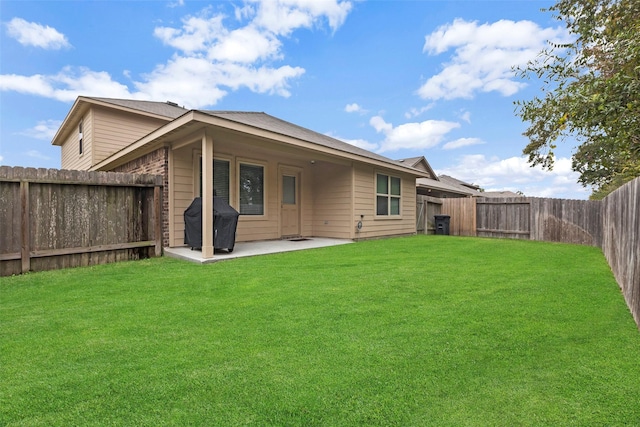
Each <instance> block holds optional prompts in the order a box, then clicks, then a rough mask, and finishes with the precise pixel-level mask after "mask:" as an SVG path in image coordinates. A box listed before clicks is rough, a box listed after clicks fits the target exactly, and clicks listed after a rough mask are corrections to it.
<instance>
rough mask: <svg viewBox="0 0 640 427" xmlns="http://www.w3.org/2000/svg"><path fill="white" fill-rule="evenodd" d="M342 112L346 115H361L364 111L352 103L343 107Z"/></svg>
mask: <svg viewBox="0 0 640 427" xmlns="http://www.w3.org/2000/svg"><path fill="white" fill-rule="evenodd" d="M344 111H346V112H347V113H362V112H364V111H365V110H363V109H362V107H361V106H359V105H358V104H356V103H355V102H354V103H353V104H347V105H346V106H345V107H344Z"/></svg>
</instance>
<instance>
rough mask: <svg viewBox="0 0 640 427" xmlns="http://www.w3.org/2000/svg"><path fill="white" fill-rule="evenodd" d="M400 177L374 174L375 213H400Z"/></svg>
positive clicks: (384, 214) (385, 214)
mask: <svg viewBox="0 0 640 427" xmlns="http://www.w3.org/2000/svg"><path fill="white" fill-rule="evenodd" d="M400 186H401V185H400V178H396V177H395V176H389V175H384V174H381V173H379V174H376V215H382V216H387V215H400Z"/></svg>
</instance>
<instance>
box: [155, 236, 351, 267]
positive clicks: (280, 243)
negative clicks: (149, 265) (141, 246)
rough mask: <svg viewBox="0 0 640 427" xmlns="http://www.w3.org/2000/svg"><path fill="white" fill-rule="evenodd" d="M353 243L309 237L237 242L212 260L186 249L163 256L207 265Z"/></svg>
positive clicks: (169, 251)
mask: <svg viewBox="0 0 640 427" xmlns="http://www.w3.org/2000/svg"><path fill="white" fill-rule="evenodd" d="M348 243H354V241H353V240H349V239H331V238H326V237H309V238H301V239H289V240H287V239H285V240H266V241H256V242H238V243H236V245H235V247H234V250H233V252H231V253H228V252H227V251H226V250H221V251H216V252H215V254H214V256H213V258H205V257H203V256H202V251H201V250H197V249H196V250H191V249H190V248H187V247H174V248H164V254H165V255H166V256H168V257H172V258H178V259H183V260H187V261H191V262H197V263H200V264H208V263H212V262H216V261H224V260H228V259H235V258H242V257H249V256H256V255H266V254H274V253H279V252H289V251H299V250H303V249H314V248H323V247H327V246H336V245H344V244H348Z"/></svg>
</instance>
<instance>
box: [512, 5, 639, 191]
mask: <svg viewBox="0 0 640 427" xmlns="http://www.w3.org/2000/svg"><path fill="white" fill-rule="evenodd" d="M550 11H552V12H553V13H555V16H556V18H557V19H558V20H560V21H563V22H565V23H566V26H567V29H568V31H569V32H570V34H571V35H572V36H573V41H572V42H570V43H566V44H561V45H552V46H551V47H550V48H549V49H547V50H545V51H543V52H541V54H540V55H539V57H538V58H537V59H536V60H535V61H532V62H530V63H529V64H528V65H527V67H525V68H523V69H519V70H518V72H519V75H520V76H521V77H523V78H530V77H531V76H536V77H539V78H542V79H543V82H544V86H543V88H542V92H543V94H544V96H542V97H534V98H533V99H532V100H529V101H518V102H516V106H517V113H518V115H519V116H520V117H521V118H522V119H523V120H524V121H527V122H529V123H530V124H529V127H528V129H527V130H526V131H525V133H524V135H525V136H527V137H528V138H529V144H528V145H527V146H526V147H525V148H524V150H523V153H524V154H525V155H528V159H529V162H530V163H531V165H532V166H535V165H541V166H542V167H544V168H548V169H551V168H552V167H553V161H554V150H555V148H556V144H557V143H558V142H559V141H564V140H566V139H567V138H569V137H571V138H575V139H577V140H578V143H579V146H578V147H577V149H576V150H575V152H574V154H573V158H572V168H573V170H575V171H576V172H579V173H580V178H579V182H580V183H582V184H583V185H585V186H586V185H592V186H594V187H596V188H597V189H598V190H599V191H600V193H603V192H607V189H609V190H608V191H611V190H612V189H615V187H614V186H613V185H612V184H615V183H624V182H626V181H629V180H630V179H632V178H634V177H636V176H640V37H638V34H640V19H638V16H640V0H577V1H576V0H561V1H559V2H558V3H556V5H554V6H553V7H551V8H550Z"/></svg>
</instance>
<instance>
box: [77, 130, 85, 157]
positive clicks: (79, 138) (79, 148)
mask: <svg viewBox="0 0 640 427" xmlns="http://www.w3.org/2000/svg"><path fill="white" fill-rule="evenodd" d="M82 140H83V135H82V122H80V124H79V125H78V154H80V155H81V154H82V153H83V151H84V147H83V146H82V142H83V141H82Z"/></svg>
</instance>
